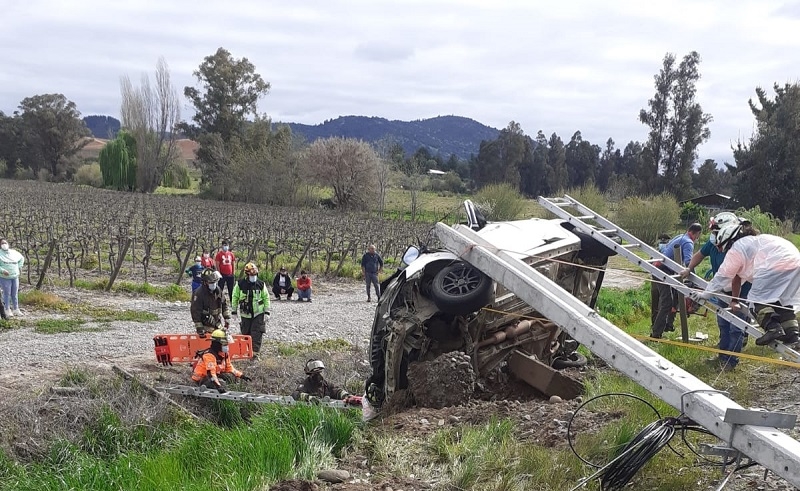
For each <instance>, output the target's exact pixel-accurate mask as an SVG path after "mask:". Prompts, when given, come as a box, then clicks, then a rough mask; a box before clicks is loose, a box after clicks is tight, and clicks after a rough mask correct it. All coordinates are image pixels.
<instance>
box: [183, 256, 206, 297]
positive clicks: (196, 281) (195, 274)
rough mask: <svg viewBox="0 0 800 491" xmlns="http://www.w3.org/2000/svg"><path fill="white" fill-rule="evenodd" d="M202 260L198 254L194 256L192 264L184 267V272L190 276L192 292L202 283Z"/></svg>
mask: <svg viewBox="0 0 800 491" xmlns="http://www.w3.org/2000/svg"><path fill="white" fill-rule="evenodd" d="M204 269H205V268H204V267H203V260H202V258H201V257H200V256H197V257H195V258H194V264H193V265H191V266H189V267H188V268H187V269H186V274H187V275H189V276H191V277H192V291H193V292H194V291H195V290H197V289H198V288H200V287H201V286H202V285H203V279H202V278H201V276H202V274H203V270H204Z"/></svg>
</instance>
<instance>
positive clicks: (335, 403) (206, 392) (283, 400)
mask: <svg viewBox="0 0 800 491" xmlns="http://www.w3.org/2000/svg"><path fill="white" fill-rule="evenodd" d="M155 389H156V390H158V391H161V392H166V393H167V394H179V395H184V396H193V397H203V398H206V399H220V400H225V401H236V402H258V403H273V404H282V405H284V406H292V405H295V404H303V405H306V404H309V403H305V402H300V401H296V400H294V398H292V396H281V395H274V394H259V393H256V392H237V391H235V390H230V391H228V392H224V393H219V392H217V391H216V390H215V389H206V388H204V387H196V386H190V385H173V386H170V387H156V388H155ZM354 400H359V401H360V398H356V399H354ZM314 404H315V405H320V406H327V407H332V408H336V409H360V408H361V406H360V404H352V403H351V404H348V403H347V402H346V401H340V400H336V399H330V400H326V399H324V398H323V399H320V400H319V401H318V402H317V403H314Z"/></svg>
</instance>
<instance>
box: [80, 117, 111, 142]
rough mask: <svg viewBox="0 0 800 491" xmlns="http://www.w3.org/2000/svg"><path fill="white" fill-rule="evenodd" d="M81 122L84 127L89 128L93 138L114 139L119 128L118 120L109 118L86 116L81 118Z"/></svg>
mask: <svg viewBox="0 0 800 491" xmlns="http://www.w3.org/2000/svg"><path fill="white" fill-rule="evenodd" d="M83 122H84V123H86V127H87V128H89V131H91V132H92V136H93V137H95V138H102V139H110V138H114V137H115V136H117V133H118V132H119V128H120V122H119V120H118V119H117V118H112V117H111V116H97V115H92V116H86V117H85V118H83Z"/></svg>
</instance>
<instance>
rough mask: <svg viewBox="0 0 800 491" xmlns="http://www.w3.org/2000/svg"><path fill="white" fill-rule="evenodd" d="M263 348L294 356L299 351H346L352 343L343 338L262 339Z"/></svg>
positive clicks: (351, 346) (350, 347) (282, 354)
mask: <svg viewBox="0 0 800 491" xmlns="http://www.w3.org/2000/svg"><path fill="white" fill-rule="evenodd" d="M264 348H266V349H270V350H274V351H275V352H277V353H278V354H279V355H281V356H294V355H298V354H301V353H312V352H319V351H334V352H335V351H347V350H350V349H352V348H353V345H352V344H351V343H350V342H348V341H345V340H344V339H339V338H337V339H320V340H315V341H311V342H309V343H282V342H280V341H270V340H266V339H265V340H264Z"/></svg>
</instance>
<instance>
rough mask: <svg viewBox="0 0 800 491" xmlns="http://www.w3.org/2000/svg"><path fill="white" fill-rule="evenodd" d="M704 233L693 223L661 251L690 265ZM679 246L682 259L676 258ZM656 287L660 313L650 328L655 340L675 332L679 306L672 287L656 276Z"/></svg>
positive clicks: (675, 259) (654, 279) (664, 268)
mask: <svg viewBox="0 0 800 491" xmlns="http://www.w3.org/2000/svg"><path fill="white" fill-rule="evenodd" d="M702 231H703V226H702V225H700V224H699V223H693V224H691V225H689V228H688V229H687V230H686V233H685V234H683V235H678V236H677V237H675V238H673V239H672V240H671V241H669V242H668V243H667V245H665V246H664V248H663V249H661V251H662V254H664V256H665V257H667V258H669V259H672V260H673V261H675V262H676V263H678V264H682V265H683V266H684V267H685V266H688V265H689V261H691V260H692V255H693V254H694V243H695V241H697V239H698V238H699V237H700V233H701V232H702ZM676 245H677V246H679V248H680V257H674V256H675V254H674V252H675V246H676ZM660 268H661V270H662V271H664V272H666V273H669V274H675V273H673V272H672V271H671V270H670V269H668V268H666V267H665V266H660ZM652 279H653V281H654V282H656V283H655V285H656V290H657V291H658V312H656V315H655V316H654V317H653V326H652V327H651V328H650V337H653V338H661V336H662V335H663V334H664V331H673V330H675V310H674V308H675V307H676V306H677V304H676V302H675V300H676V297H675V295H674V294H673V291H672V287H671V286H669V285H667V284H665V283H663V282H661V280H659V279H658V278H656V277H655V276H654V277H653V278H652Z"/></svg>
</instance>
